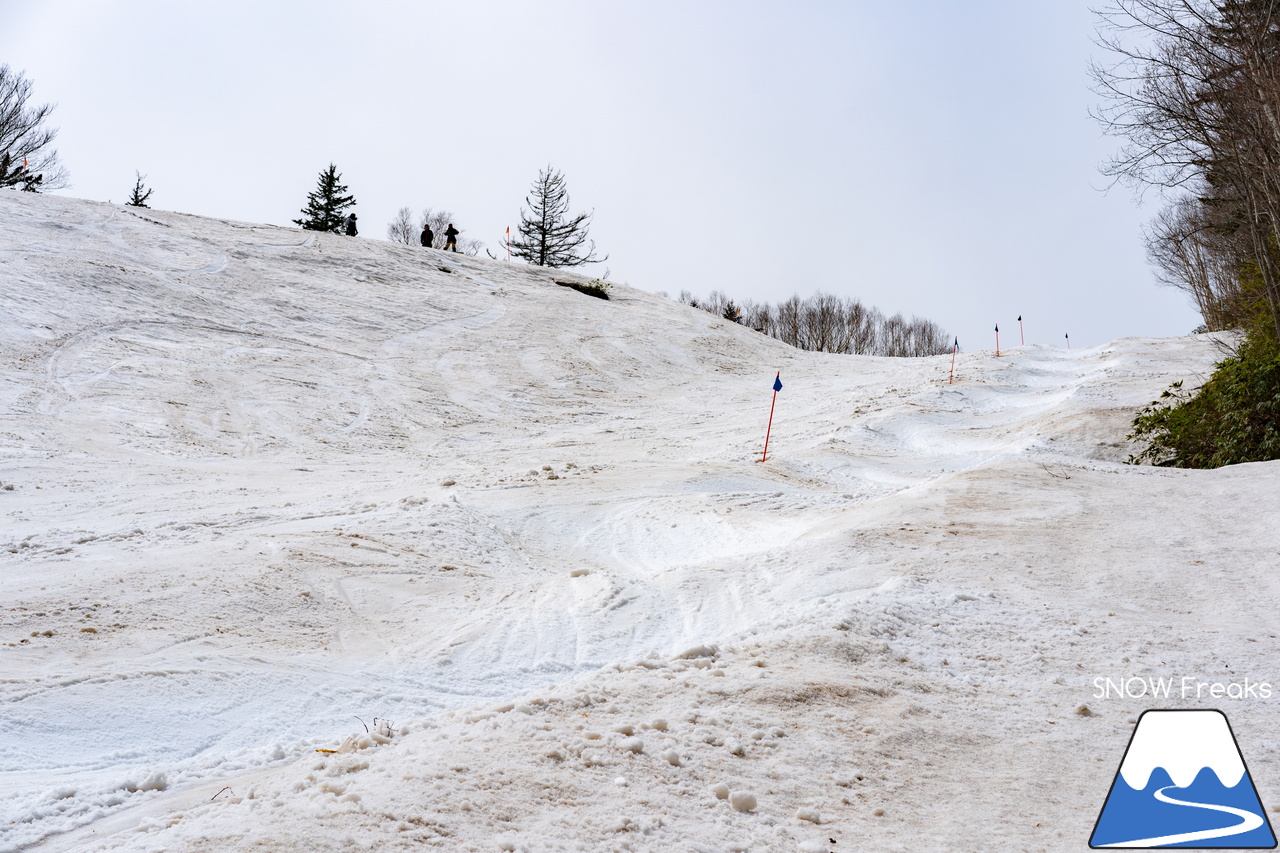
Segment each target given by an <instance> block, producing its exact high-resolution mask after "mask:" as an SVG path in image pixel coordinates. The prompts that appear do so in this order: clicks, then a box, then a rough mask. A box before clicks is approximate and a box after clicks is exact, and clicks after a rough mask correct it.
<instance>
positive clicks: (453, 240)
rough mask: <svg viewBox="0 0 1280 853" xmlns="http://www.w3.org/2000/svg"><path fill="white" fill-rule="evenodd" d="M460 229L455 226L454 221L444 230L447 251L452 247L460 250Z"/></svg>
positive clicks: (454, 249)
mask: <svg viewBox="0 0 1280 853" xmlns="http://www.w3.org/2000/svg"><path fill="white" fill-rule="evenodd" d="M458 233H459V232H458V229H457V228H454V227H453V223H452V222H450V223H449V227H448V228H446V229H445V230H444V248H445V251H446V252H447V251H449V250H450V249H452V250H453V251H455V252H456V251H458Z"/></svg>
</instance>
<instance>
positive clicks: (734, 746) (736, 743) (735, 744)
mask: <svg viewBox="0 0 1280 853" xmlns="http://www.w3.org/2000/svg"><path fill="white" fill-rule="evenodd" d="M724 745H725V747H726V748H727V749H728V750H729V753H730V754H731V755H746V754H747V750H746V748H745V747H743V745H742V741H740V740H738V739H737V738H736V737H731V738H729V739H728V740H727V741H725V742H724Z"/></svg>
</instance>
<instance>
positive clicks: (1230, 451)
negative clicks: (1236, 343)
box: [1128, 333, 1280, 468]
mask: <svg viewBox="0 0 1280 853" xmlns="http://www.w3.org/2000/svg"><path fill="white" fill-rule="evenodd" d="M1128 438H1129V440H1130V441H1140V442H1145V443H1146V446H1145V448H1144V449H1143V450H1141V451H1140V452H1138V453H1136V454H1134V455H1131V456H1130V457H1129V461H1130V462H1131V463H1134V464H1137V463H1141V462H1150V463H1151V464H1153V465H1163V466H1167V467H1174V468H1219V467H1221V466H1223V465H1235V464H1237V463H1240V462H1264V461H1267V460H1271V459H1280V350H1278V349H1277V347H1276V345H1275V343H1274V342H1273V341H1271V340H1269V339H1268V338H1267V337H1266V336H1265V335H1261V334H1256V333H1255V334H1252V335H1250V336H1249V337H1248V338H1246V340H1245V342H1244V345H1243V346H1241V348H1240V349H1239V351H1238V352H1237V353H1236V354H1235V355H1234V356H1232V357H1230V358H1228V359H1226V360H1225V361H1222V362H1220V363H1219V364H1218V366H1217V367H1216V368H1215V369H1214V371H1213V374H1212V375H1210V377H1209V381H1207V382H1205V384H1204V385H1202V386H1201V387H1200V388H1199V390H1197V391H1195V392H1191V391H1184V390H1182V383H1181V382H1175V383H1174V384H1173V385H1172V387H1170V388H1169V390H1167V391H1165V392H1164V393H1163V394H1162V395H1161V399H1160V400H1156V401H1154V402H1152V404H1151V405H1150V406H1147V407H1146V408H1145V409H1143V410H1142V411H1141V412H1139V413H1138V416H1137V417H1136V418H1134V420H1133V432H1132V433H1131V434H1130V435H1129V436H1128Z"/></svg>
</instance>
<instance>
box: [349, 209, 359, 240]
mask: <svg viewBox="0 0 1280 853" xmlns="http://www.w3.org/2000/svg"><path fill="white" fill-rule="evenodd" d="M358 233H359V232H358V231H356V215H355V214H354V213H353V214H351V215H350V216H348V217H347V236H348V237H354V236H356V234H358Z"/></svg>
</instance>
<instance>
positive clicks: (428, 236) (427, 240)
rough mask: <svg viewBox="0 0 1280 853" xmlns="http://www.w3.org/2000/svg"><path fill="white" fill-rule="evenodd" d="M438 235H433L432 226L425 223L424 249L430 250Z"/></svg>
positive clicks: (423, 230) (423, 233) (423, 232)
mask: <svg viewBox="0 0 1280 853" xmlns="http://www.w3.org/2000/svg"><path fill="white" fill-rule="evenodd" d="M435 239H436V235H435V234H433V233H431V226H430V225H427V224H426V223H425V222H424V223H423V224H422V245H423V248H426V249H430V248H431V244H432V243H433V242H435Z"/></svg>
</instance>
